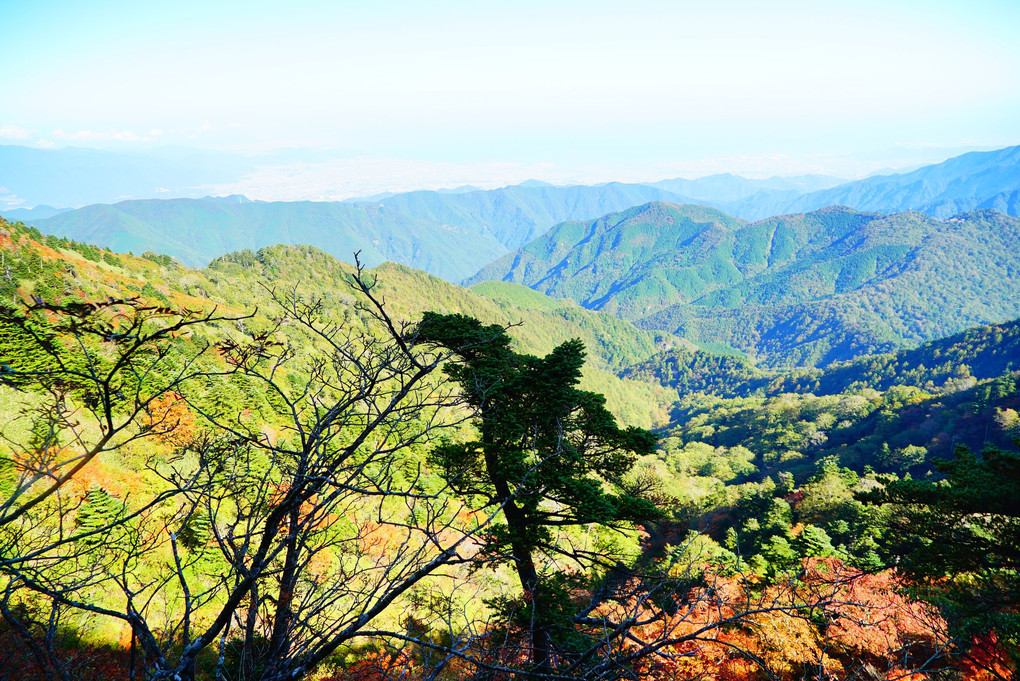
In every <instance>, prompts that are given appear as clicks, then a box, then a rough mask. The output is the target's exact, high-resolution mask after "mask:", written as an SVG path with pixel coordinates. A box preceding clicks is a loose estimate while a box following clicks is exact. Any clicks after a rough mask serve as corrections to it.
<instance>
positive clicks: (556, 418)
mask: <svg viewBox="0 0 1020 681" xmlns="http://www.w3.org/2000/svg"><path fill="white" fill-rule="evenodd" d="M416 340H417V342H419V343H422V342H432V343H434V344H436V345H438V346H441V347H444V348H447V349H450V350H454V351H455V352H456V362H455V363H453V364H451V365H450V366H448V368H447V373H448V374H449V376H450V377H451V378H453V380H454V381H456V382H457V383H458V384H459V385H460V387H461V390H462V391H463V394H464V399H465V400H466V402H467V403H468V405H470V407H471V408H472V409H474V411H475V416H476V417H477V429H478V438H477V439H474V440H470V441H467V442H458V443H447V444H446V445H445V446H442V447H439V448H438V449H437V450H436V451H435V452H434V454H433V461H434V462H435V463H437V464H439V466H440V467H441V468H442V470H443V471H444V473H445V476H446V477H447V479H448V480H449V481H450V482H451V484H452V485H453V486H454V487H455V489H457V491H458V492H460V493H461V494H465V495H468V496H470V497H472V498H473V499H475V500H476V503H477V504H478V505H479V506H481V507H492V506H496V507H498V508H501V509H502V511H503V517H504V523H502V524H499V525H496V526H495V527H494V529H493V531H492V533H491V534H490V536H489V539H488V542H487V545H486V546H485V549H484V554H485V555H487V556H489V557H490V558H491V559H492V560H493V561H495V562H496V563H503V562H506V563H511V564H513V565H514V567H515V569H516V572H517V576H518V578H519V580H520V586H521V588H522V590H523V592H524V603H523V604H522V607H521V608H520V609H519V610H518V611H517V614H516V620H517V623H519V624H523V625H525V628H526V629H527V630H528V635H529V637H530V641H531V643H530V645H531V651H530V658H531V661H532V663H533V664H534V665H535V667H536V668H538V669H540V670H543V671H549V670H551V669H552V668H553V667H554V666H555V665H556V663H557V660H559V659H561V658H562V657H564V655H565V654H566V650H565V649H566V648H570V647H571V646H577V645H580V642H578V641H576V640H574V638H575V637H574V634H575V632H574V629H573V626H572V624H571V616H572V615H573V614H574V612H573V611H574V610H575V609H576V608H574V607H573V605H572V601H571V600H570V598H569V597H568V593H567V589H566V584H567V582H568V581H569V580H566V579H565V575H563V574H556V573H550V572H548V571H546V572H544V573H543V572H541V571H540V568H539V567H538V562H537V561H536V556H537V554H539V553H544V554H549V555H554V554H560V555H561V556H566V557H568V558H570V559H573V560H574V561H577V562H580V563H581V564H585V565H588V564H591V563H592V562H595V561H597V559H598V557H597V556H594V555H584V554H583V552H581V551H580V550H572V549H571V548H570V547H569V546H565V545H563V544H562V543H559V544H558V543H557V542H556V540H555V538H554V536H553V530H554V528H565V527H569V526H576V525H588V524H591V523H596V524H602V525H618V524H621V523H626V522H632V521H641V520H649V519H653V518H655V517H657V516H658V512H657V510H656V509H655V507H654V506H653V505H652V504H650V503H649V502H647V501H644V500H641V499H637V498H634V497H631V496H628V495H627V494H623V493H614V492H611V491H608V490H607V488H608V487H610V486H611V485H612V484H613V483H614V482H618V481H620V479H621V478H622V476H623V475H624V474H625V473H627V472H628V471H629V470H630V468H631V466H632V464H633V462H634V457H635V455H643V454H650V453H651V452H653V451H654V448H655V440H656V438H655V436H654V434H652V433H651V432H649V431H646V430H642V429H639V428H634V427H630V428H620V427H618V426H617V425H616V423H615V420H614V418H613V416H612V415H611V414H610V413H609V411H608V410H607V409H606V407H605V398H604V397H602V396H601V395H597V394H594V393H590V392H585V391H582V390H579V389H578V388H577V383H578V381H579V379H580V376H581V367H582V366H583V364H584V347H583V345H582V343H581V341H579V340H576V339H575V340H570V341H567V342H565V343H563V344H562V345H560V346H559V347H557V348H556V349H554V350H553V351H552V352H551V353H549V355H548V356H546V357H544V358H539V357H534V356H530V355H523V354H519V353H517V352H514V351H513V350H512V349H511V347H510V338H509V336H507V334H506V332H505V330H504V329H503V328H502V327H500V326H498V325H492V326H486V325H483V324H481V323H480V322H479V321H478V320H476V319H473V318H470V317H466V316H464V315H459V314H452V315H439V314H434V313H426V314H425V315H424V317H423V318H422V321H421V323H420V324H419V326H418V328H417V336H416Z"/></svg>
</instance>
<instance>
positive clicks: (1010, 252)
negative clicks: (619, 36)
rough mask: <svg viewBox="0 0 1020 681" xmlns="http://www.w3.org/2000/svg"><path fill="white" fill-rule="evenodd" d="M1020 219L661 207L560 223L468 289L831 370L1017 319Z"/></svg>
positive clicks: (981, 214) (763, 359)
mask: <svg viewBox="0 0 1020 681" xmlns="http://www.w3.org/2000/svg"><path fill="white" fill-rule="evenodd" d="M1016 243H1020V220H1017V219H1016V218H1012V217H1009V216H1006V215H1003V214H1001V213H997V212H995V211H975V212H971V213H966V214H961V215H959V216H957V217H955V218H953V219H950V220H940V219H937V218H932V217H929V216H927V215H924V214H921V213H901V214H897V215H891V216H885V215H881V214H878V213H860V212H857V211H854V210H851V209H848V208H841V207H831V208H825V209H822V210H819V211H815V212H813V213H806V214H798V215H784V216H779V217H775V218H769V219H767V220H762V221H759V222H756V223H751V224H748V223H745V222H743V221H740V220H737V219H735V218H731V217H729V216H727V215H725V214H724V213H721V212H719V211H716V210H713V209H707V208H702V207H697V206H676V205H671V204H665V203H659V202H653V203H650V204H646V205H644V206H639V207H636V208H633V209H630V210H628V211H624V212H622V213H615V214H611V215H607V216H604V217H603V218H600V219H599V220H595V221H591V222H587V223H564V224H562V225H557V226H556V227H554V228H553V229H551V230H550V231H549V232H547V233H546V234H545V235H543V236H542V237H540V238H539V239H536V240H535V241H533V242H531V243H530V244H528V245H526V246H524V247H523V248H521V249H520V250H519V251H517V252H516V253H513V254H508V255H506V256H504V257H502V258H500V259H499V260H497V261H496V262H494V263H492V264H491V265H488V266H486V267H485V268H483V269H482V270H481V271H480V272H478V273H477V274H476V275H474V276H473V277H472V278H471V279H469V283H476V282H480V281H486V280H503V281H511V282H515V283H520V284H524V285H527V286H530V287H531V288H534V289H536V290H539V291H542V292H544V293H547V294H549V295H551V296H554V297H567V298H572V299H574V300H576V301H578V302H579V303H581V304H582V305H584V306H585V307H587V308H590V309H598V310H604V311H610V312H613V313H614V314H616V315H618V316H620V317H622V318H625V319H631V320H634V321H635V323H636V324H637V325H638V326H642V327H644V328H650V329H662V330H669V331H671V332H675V333H677V334H678V335H681V336H684V337H686V338H688V339H690V340H692V341H694V342H697V343H726V344H729V345H731V346H734V347H736V348H738V349H740V350H742V351H744V352H746V353H747V354H749V355H751V356H752V357H754V358H756V359H757V360H758V361H759V363H762V364H764V365H766V366H795V365H825V364H828V363H831V362H834V361H839V360H846V359H850V358H852V357H855V356H858V355H862V354H872V353H875V352H882V351H887V350H891V349H894V348H896V347H897V346H899V345H903V344H905V343H910V342H915V343H916V342H921V341H925V340H929V339H932V338H937V337H941V336H945V335H948V334H951V333H954V332H956V331H959V330H961V329H963V328H966V327H967V326H972V325H977V324H981V323H987V322H990V321H999V320H1004V319H1010V318H1013V317H1016V316H1017V315H1020V302H1018V301H1020V290H1018V288H1020V285H1018V280H1017V276H1018V273H1020V255H1018V254H1017V252H1016V249H1015V244H1016Z"/></svg>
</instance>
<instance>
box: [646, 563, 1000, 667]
mask: <svg viewBox="0 0 1020 681" xmlns="http://www.w3.org/2000/svg"><path fill="white" fill-rule="evenodd" d="M902 589H903V584H901V583H900V582H899V581H898V580H897V579H896V577H895V576H894V575H893V573H891V572H888V571H887V572H884V573H881V574H877V575H873V574H865V573H861V572H859V571H857V570H854V569H853V568H850V567H848V566H846V565H844V564H843V563H841V562H840V561H838V560H836V559H832V558H828V559H813V560H810V561H808V562H807V563H805V565H804V569H803V571H802V572H801V574H800V575H799V576H798V579H797V580H796V581H795V582H791V583H789V584H780V585H773V586H768V587H758V586H755V585H748V584H746V583H741V579H740V578H739V577H723V576H716V577H714V578H712V579H711V580H710V587H707V588H703V589H702V590H700V591H699V592H698V593H695V594H692V597H691V599H690V600H689V601H688V602H689V605H687V606H685V607H681V608H680V609H679V610H678V611H677V613H676V614H675V615H674V616H673V617H672V618H670V619H669V620H667V621H665V622H660V623H658V624H657V625H655V627H657V628H655V627H651V628H648V629H646V630H645V631H643V632H642V636H643V637H644V638H646V640H654V639H671V640H674V641H676V642H675V643H671V644H670V645H667V646H664V647H663V648H662V650H661V652H662V655H661V656H659V657H650V658H646V659H645V660H644V661H643V662H642V663H641V666H640V669H639V674H640V676H641V678H644V679H650V680H654V681H673V680H679V679H692V678H698V679H704V680H705V681H745V680H747V679H758V678H768V677H773V678H778V679H791V680H792V679H799V678H807V677H812V678H819V679H833V680H850V679H890V680H891V679H911V680H913V681H921V680H926V679H934V678H941V677H940V676H939V672H940V671H942V670H944V669H945V668H946V667H947V666H948V664H949V662H950V658H948V657H946V656H945V653H946V652H947V648H946V646H947V643H948V639H947V636H946V633H945V623H944V622H943V621H942V619H941V618H940V617H939V616H938V615H937V614H936V613H935V612H934V611H933V609H932V608H931V607H930V606H928V605H926V604H923V603H919V602H916V601H911V600H910V599H909V598H907V597H906V596H905V595H904V594H903V591H902ZM766 670H767V671H766ZM958 672H960V673H962V676H958V677H957V678H960V679H967V680H968V681H984V680H985V679H986V678H990V677H987V676H986V675H985V672H984V671H983V670H981V669H979V668H977V667H974V666H971V667H969V668H965V667H959V666H958Z"/></svg>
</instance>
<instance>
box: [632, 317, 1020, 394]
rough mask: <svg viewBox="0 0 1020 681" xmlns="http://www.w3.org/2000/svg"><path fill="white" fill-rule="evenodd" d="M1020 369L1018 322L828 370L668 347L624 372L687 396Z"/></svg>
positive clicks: (956, 379) (930, 380) (967, 377)
mask: <svg viewBox="0 0 1020 681" xmlns="http://www.w3.org/2000/svg"><path fill="white" fill-rule="evenodd" d="M1017 370H1020V320H1014V321H1011V322H1006V323H1004V324H991V325H987V326H979V327H974V328H971V329H967V330H966V331H964V332H962V333H958V334H955V335H953V336H950V337H948V338H941V339H939V340H935V341H931V342H928V343H925V344H923V345H921V346H920V347H917V348H914V349H911V350H900V351H898V352H892V353H882V354H875V355H866V356H863V357H858V358H856V359H853V360H850V361H848V362H843V363H838V364H834V365H832V366H829V367H826V368H825V369H810V370H806V371H805V370H794V371H789V372H776V371H762V370H760V369H758V368H757V367H755V366H754V365H753V364H751V363H750V362H748V361H747V360H744V359H742V358H739V357H734V356H732V355H716V354H712V353H709V352H704V351H702V350H697V349H691V348H681V349H673V350H666V351H664V352H661V353H659V354H657V355H655V356H654V357H652V358H650V359H647V360H645V361H643V362H639V363H638V364H635V365H633V366H630V367H627V368H626V369H624V370H623V371H622V372H621V375H622V376H625V377H627V378H635V379H641V380H646V381H654V382H657V383H659V384H661V385H664V386H668V387H671V388H675V389H676V390H677V391H679V393H680V394H681V395H685V394H688V393H696V392H703V393H706V394H711V395H718V396H720V397H738V396H740V397H746V396H748V395H751V394H754V393H758V394H761V395H766V396H774V395H779V394H781V393H812V394H814V395H838V394H839V393H843V392H848V391H853V390H860V389H865V388H868V389H872V390H880V391H884V390H888V389H889V388H892V387H894V386H914V387H918V388H924V389H926V390H933V389H937V388H943V387H945V386H947V385H955V386H957V387H960V386H965V385H966V384H967V383H968V382H973V381H974V380H983V379H991V378H995V377H997V376H1001V375H1003V374H1006V373H1009V372H1011V371H1017Z"/></svg>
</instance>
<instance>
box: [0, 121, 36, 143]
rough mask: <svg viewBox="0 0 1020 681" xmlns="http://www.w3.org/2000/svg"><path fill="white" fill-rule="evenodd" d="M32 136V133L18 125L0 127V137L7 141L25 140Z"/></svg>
mask: <svg viewBox="0 0 1020 681" xmlns="http://www.w3.org/2000/svg"><path fill="white" fill-rule="evenodd" d="M31 136H32V131H31V130H29V129H28V128H23V127H21V126H20V125H10V124H5V125H0V137H2V138H3V139H8V140H27V139H28V138H29V137H31Z"/></svg>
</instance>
